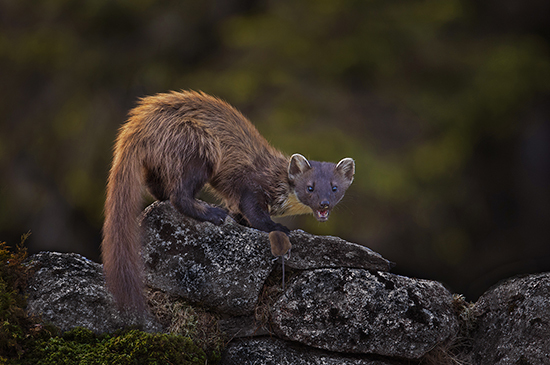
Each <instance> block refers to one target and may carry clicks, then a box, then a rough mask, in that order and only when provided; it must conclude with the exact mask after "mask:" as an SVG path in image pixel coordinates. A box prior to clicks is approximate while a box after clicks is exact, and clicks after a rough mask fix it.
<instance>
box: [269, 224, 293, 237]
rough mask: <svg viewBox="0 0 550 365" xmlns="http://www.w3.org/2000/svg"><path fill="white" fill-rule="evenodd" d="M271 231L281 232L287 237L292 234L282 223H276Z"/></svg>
mask: <svg viewBox="0 0 550 365" xmlns="http://www.w3.org/2000/svg"><path fill="white" fill-rule="evenodd" d="M270 231H280V232H283V233H286V234H287V235H288V234H289V233H290V229H288V228H286V227H285V226H283V225H282V224H281V223H275V224H274V225H273V228H272V229H271V230H270Z"/></svg>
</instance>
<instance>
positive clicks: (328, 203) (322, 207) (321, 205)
mask: <svg viewBox="0 0 550 365" xmlns="http://www.w3.org/2000/svg"><path fill="white" fill-rule="evenodd" d="M329 205H330V202H329V201H328V200H323V201H322V202H321V204H319V208H321V209H328V207H329Z"/></svg>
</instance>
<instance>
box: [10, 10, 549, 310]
mask: <svg viewBox="0 0 550 365" xmlns="http://www.w3.org/2000/svg"><path fill="white" fill-rule="evenodd" d="M548 14H550V5H549V4H548V3H547V2H546V1H543V0H528V1H519V0H503V1H494V0H492V1H486V2H476V1H473V0H463V1H459V0H448V1H435V0H414V1H410V0H409V1H405V0H395V1H380V0H369V1H358V0H341V1H328V0H315V1H312V0H298V1H290V0H278V1H267V0H264V1H261V0H230V1H213V0H211V1H190V0H187V1H174V0H172V1H157V0H132V1H130V0H81V1H68V0H49V1H46V0H41V1H28V0H2V1H1V2H0V79H1V82H0V121H1V124H0V176H1V181H2V182H1V184H0V207H1V209H0V239H5V240H13V239H14V238H15V237H18V236H19V235H20V233H21V232H25V231H27V230H29V229H31V230H32V231H33V233H34V234H33V238H32V240H30V241H29V248H30V250H31V252H34V251H37V250H40V249H49V250H61V251H76V252H80V253H82V254H84V255H86V256H88V257H90V258H94V259H98V246H99V243H100V232H101V225H102V220H103V217H102V206H103V201H104V186H105V180H106V176H107V172H108V168H109V165H110V159H111V147H112V143H113V140H114V138H115V134H116V130H117V128H118V127H119V126H120V124H121V123H123V121H124V119H125V115H126V113H127V111H128V110H129V109H130V108H131V107H132V106H133V105H135V101H136V100H137V98H138V97H141V96H144V95H149V94H153V93H156V92H162V91H167V90H179V89H200V90H203V91H205V92H207V93H211V94H214V95H217V96H220V97H222V98H224V99H226V100H227V101H229V102H230V103H231V104H234V105H236V106H237V107H239V108H240V109H241V110H242V111H243V112H244V113H245V114H246V115H247V116H248V117H249V118H250V119H251V120H252V121H253V122H254V123H255V124H256V126H257V127H258V129H259V130H260V131H261V132H262V133H263V134H264V135H265V136H266V138H268V140H269V141H270V142H271V143H272V144H273V145H275V146H277V147H278V148H280V149H281V150H283V151H284V152H286V153H288V154H291V153H294V152H300V153H302V154H304V155H306V156H307V157H309V158H311V159H318V160H329V161H338V160H339V159H341V158H342V157H346V156H351V157H353V158H354V159H355V160H356V163H357V174H356V178H355V182H354V185H353V186H352V188H350V190H349V192H348V194H347V196H346V198H345V200H344V201H343V202H342V203H341V205H340V206H339V207H338V210H337V211H336V212H334V214H333V215H332V217H331V220H329V222H327V223H326V224H323V225H320V224H318V223H316V222H315V221H314V220H313V219H312V218H311V217H298V218H294V219H292V220H290V221H288V220H287V221H285V223H286V224H288V225H289V226H292V227H301V228H303V229H305V230H308V231H310V232H312V233H319V234H333V235H339V236H342V237H343V238H346V239H348V240H352V241H355V242H358V243H361V244H365V245H367V246H369V247H371V248H373V249H374V250H377V251H379V252H381V253H382V254H383V255H384V256H386V257H387V258H388V259H391V260H392V261H395V262H397V263H398V266H397V268H396V269H395V271H397V272H401V273H405V274H409V275H416V276H423V277H428V278H431V279H436V280H440V281H444V282H445V283H447V284H448V285H450V287H451V288H452V289H453V290H455V291H457V292H460V293H464V294H466V295H467V297H468V299H471V300H474V299H475V297H476V296H477V295H479V294H480V293H481V292H482V291H484V290H485V289H486V288H487V286H488V285H491V284H493V283H494V282H496V281H497V280H499V279H501V278H504V277H506V276H510V275H513V274H518V273H523V272H529V271H543V270H550V247H549V246H548V244H547V243H548V242H550V240H549V238H550V228H549V226H550V225H549V224H548V222H549V221H550V192H549V189H548V187H549V186H550V157H549V156H550V152H549V151H550V123H549V118H550V107H549V106H548V105H549V104H548V95H549V91H550V90H549V89H550V52H549V40H550V22H549V21H548V20H549V19H548Z"/></svg>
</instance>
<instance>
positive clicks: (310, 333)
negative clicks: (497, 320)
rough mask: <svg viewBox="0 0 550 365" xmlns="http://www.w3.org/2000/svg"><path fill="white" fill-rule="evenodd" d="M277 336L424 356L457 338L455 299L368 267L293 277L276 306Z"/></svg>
mask: <svg viewBox="0 0 550 365" xmlns="http://www.w3.org/2000/svg"><path fill="white" fill-rule="evenodd" d="M272 320H273V327H274V330H275V333H277V334H278V335H279V336H280V337H282V338H287V339H290V340H293V341H298V342H301V343H304V344H307V345H310V346H314V347H317V348H322V349H326V350H330V351H339V352H349V353H370V354H378V355H384V356H396V357H404V358H420V357H421V356H423V355H424V354H425V353H427V352H428V351H429V350H431V349H432V348H434V347H435V346H436V345H438V344H441V343H444V342H446V341H450V340H452V339H453V338H454V337H455V336H456V334H457V331H458V321H457V318H456V315H455V314H454V311H453V307H452V295H451V293H449V292H448V291H447V289H445V288H444V287H443V285H441V284H440V283H438V282H434V281H428V280H418V279H411V278H407V277H403V276H399V275H394V274H390V273H385V272H376V271H367V270H363V269H349V268H339V269H317V270H312V271H306V272H303V273H301V274H300V275H298V276H297V277H295V278H294V280H293V281H292V282H291V283H290V284H289V285H288V289H287V291H286V292H285V294H284V295H283V296H281V297H280V298H279V300H278V301H277V302H276V303H275V304H274V306H273V309H272Z"/></svg>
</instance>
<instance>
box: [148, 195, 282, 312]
mask: <svg viewBox="0 0 550 365" xmlns="http://www.w3.org/2000/svg"><path fill="white" fill-rule="evenodd" d="M141 225H142V227H143V229H144V232H145V235H144V237H145V239H144V246H143V250H142V256H143V259H144V263H145V274H146V280H147V283H148V284H149V285H150V286H151V287H153V288H157V289H160V290H163V291H165V292H167V293H169V294H172V295H176V296H179V297H182V298H184V299H186V300H188V301H190V302H193V303H199V304H203V305H205V306H207V307H209V308H212V309H215V310H217V311H219V312H222V313H227V314H231V315H246V314H251V313H252V312H253V311H254V306H255V305H256V302H257V300H258V295H259V293H260V290H261V289H262V286H263V284H264V281H265V280H266V278H267V277H268V276H269V274H270V272H271V270H272V268H273V262H272V256H271V251H270V246H269V242H268V238H267V234H265V233H263V232H260V231H258V230H255V229H249V228H246V227H243V226H241V225H239V224H237V223H235V222H234V221H233V220H232V219H231V218H227V220H226V222H225V223H224V224H222V225H221V226H216V225H214V224H212V223H209V222H198V221H196V220H194V219H191V218H188V217H186V216H184V215H182V214H180V213H179V212H178V211H176V209H175V208H174V207H173V206H172V205H171V204H170V203H168V202H162V203H161V202H156V203H153V204H152V205H150V206H149V207H148V208H147V209H146V210H145V211H144V214H143V219H142V222H141Z"/></svg>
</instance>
